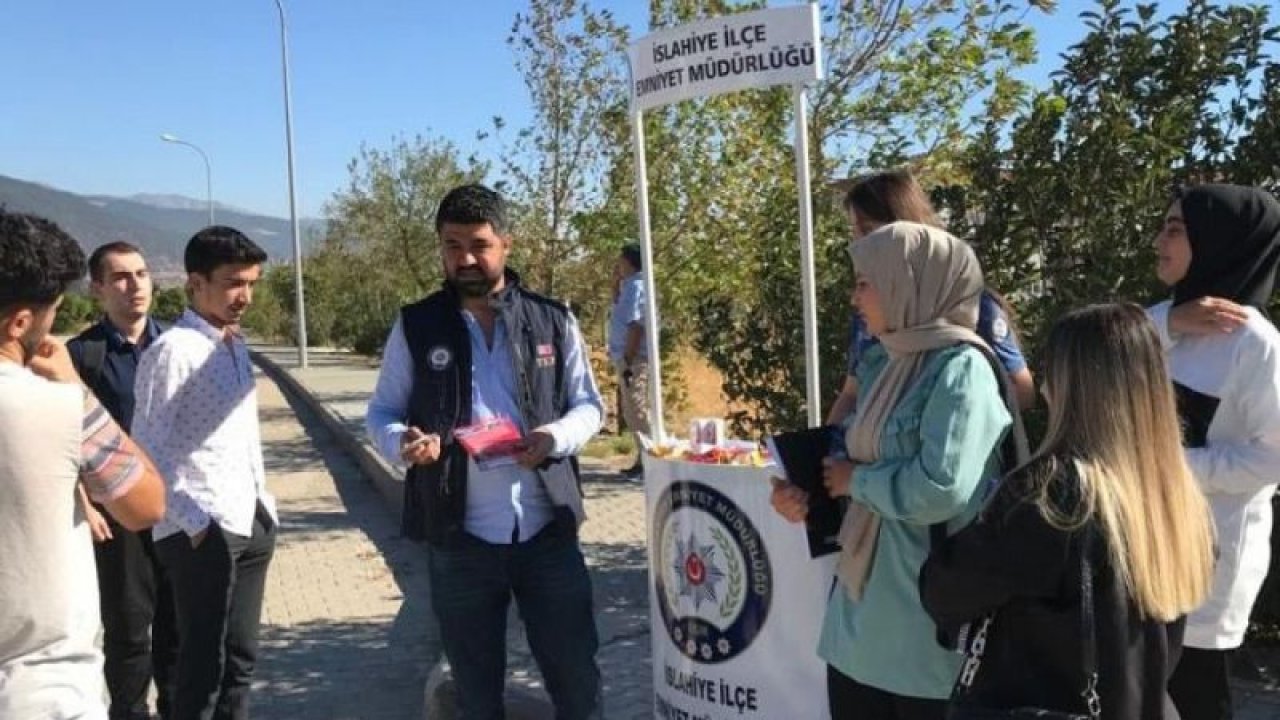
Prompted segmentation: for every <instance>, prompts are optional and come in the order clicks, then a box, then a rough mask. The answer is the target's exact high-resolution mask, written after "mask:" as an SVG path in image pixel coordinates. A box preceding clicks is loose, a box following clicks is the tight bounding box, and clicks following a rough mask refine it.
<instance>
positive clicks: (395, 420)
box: [365, 310, 604, 544]
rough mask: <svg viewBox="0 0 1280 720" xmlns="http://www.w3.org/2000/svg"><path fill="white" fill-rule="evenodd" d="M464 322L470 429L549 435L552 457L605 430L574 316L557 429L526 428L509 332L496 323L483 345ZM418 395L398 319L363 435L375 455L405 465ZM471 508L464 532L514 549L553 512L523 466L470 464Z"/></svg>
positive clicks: (565, 347)
mask: <svg viewBox="0 0 1280 720" xmlns="http://www.w3.org/2000/svg"><path fill="white" fill-rule="evenodd" d="M462 317H463V320H464V321H465V322H466V324H467V330H468V333H469V334H470V337H471V419H472V421H473V422H479V421H481V420H488V419H491V418H495V417H500V416H501V417H507V418H509V419H510V420H512V421H513V422H514V423H515V424H516V425H518V426H519V427H520V430H521V432H523V433H525V434H528V433H529V432H530V430H545V431H546V432H548V433H550V435H551V436H552V437H553V438H554V439H555V443H554V446H553V448H552V450H551V453H550V454H551V456H552V457H567V456H569V455H574V454H576V453H577V452H578V451H579V450H581V449H582V446H583V445H586V444H587V441H588V440H590V439H591V438H592V437H593V436H594V435H595V434H596V433H597V432H599V430H600V424H601V422H602V421H603V417H604V404H603V402H602V401H601V399H600V391H599V390H598V389H597V388H596V382H595V378H594V377H593V376H592V374H591V367H590V365H589V364H588V363H587V360H586V352H585V350H584V348H583V343H582V336H581V334H580V333H579V331H578V323H577V321H576V320H575V319H574V318H573V316H572V315H570V316H569V322H568V327H569V330H568V332H566V333H565V337H564V340H563V344H562V347H561V348H560V352H561V356H562V357H563V358H564V368H565V383H566V386H567V387H566V393H565V394H566V395H567V397H568V404H569V410H568V411H567V412H566V413H565V415H564V416H563V417H561V418H560V419H558V420H556V421H555V422H552V423H548V424H547V425H544V426H542V427H540V428H527V427H524V420H523V418H522V417H521V413H520V404H519V401H518V400H517V399H516V390H515V385H516V382H515V377H514V372H513V367H514V366H513V365H512V360H511V355H510V347H509V346H510V341H509V339H508V337H507V328H506V326H505V324H504V323H503V321H502V318H498V319H497V321H496V322H495V324H494V331H493V341H492V343H489V342H487V341H486V338H485V335H484V331H483V330H482V329H481V328H480V325H479V323H477V322H476V320H475V318H474V317H472V315H471V313H469V312H467V311H465V310H464V311H463V312H462ZM412 391H413V355H412V354H411V353H410V351H409V344H408V342H406V340H405V336H404V330H403V328H401V326H400V321H399V320H396V323H395V326H394V327H392V328H391V335H390V337H388V338H387V346H386V348H385V350H384V351H383V355H382V369H381V371H380V372H379V373H378V384H377V386H376V387H375V389H374V393H373V397H372V399H370V401H369V409H368V413H367V415H366V418H365V429H366V431H367V432H368V433H369V437H370V438H371V439H372V440H373V442H374V444H375V445H376V446H377V447H378V451H379V452H381V453H382V455H383V456H384V457H385V458H387V460H389V461H391V462H393V463H402V462H403V460H401V458H400V438H401V436H402V435H404V432H405V431H406V430H407V429H408V426H407V425H405V419H406V418H407V417H408V415H409V397H410V394H411V393H412ZM467 478H468V482H467V507H466V517H465V518H464V520H463V527H464V528H465V529H466V531H467V532H468V533H470V534H472V535H474V536H476V537H478V538H480V539H482V540H484V541H486V542H490V543H494V544H509V543H511V542H512V540H513V539H515V540H519V541H521V542H523V541H525V540H528V539H529V538H531V537H533V536H534V535H536V534H537V533H538V531H539V530H541V529H542V528H543V527H545V526H546V525H547V523H549V522H550V521H551V519H552V517H553V516H554V515H553V510H552V506H551V501H550V498H549V497H548V495H547V492H546V488H544V487H543V484H542V480H541V478H539V477H538V475H537V473H535V472H533V471H532V470H527V469H525V468H523V467H521V466H519V465H506V466H502V467H497V468H493V469H491V470H481V469H480V467H479V466H478V465H476V463H475V461H474V460H471V459H470V458H468V460H467Z"/></svg>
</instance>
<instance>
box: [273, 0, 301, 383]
mask: <svg viewBox="0 0 1280 720" xmlns="http://www.w3.org/2000/svg"><path fill="white" fill-rule="evenodd" d="M276 10H278V11H279V12H280V64H281V67H282V68H283V70H284V141H285V149H286V153H287V155H288V159H289V219H290V221H291V222H292V223H293V288H294V293H293V303H294V314H295V315H296V316H297V318H298V365H299V367H304V368H305V367H307V310H306V301H305V299H304V297H303V293H302V238H301V237H300V235H301V233H300V232H299V229H298V195H297V192H296V191H295V190H294V187H293V102H292V100H291V99H290V97H289V23H288V20H287V19H286V18H285V14H284V3H283V2H281V0H276Z"/></svg>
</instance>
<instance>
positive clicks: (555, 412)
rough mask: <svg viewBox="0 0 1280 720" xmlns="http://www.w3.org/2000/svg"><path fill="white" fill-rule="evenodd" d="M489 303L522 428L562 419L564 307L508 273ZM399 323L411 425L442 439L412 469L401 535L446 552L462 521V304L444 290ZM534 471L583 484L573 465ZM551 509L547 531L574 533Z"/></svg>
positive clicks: (558, 463) (563, 462) (465, 349)
mask: <svg viewBox="0 0 1280 720" xmlns="http://www.w3.org/2000/svg"><path fill="white" fill-rule="evenodd" d="M490 302H491V304H492V306H493V307H494V309H495V310H497V312H498V315H499V317H500V318H501V319H502V321H503V324H504V325H505V326H506V330H507V340H508V342H509V343H510V351H511V358H512V364H513V366H514V367H513V368H512V371H513V372H514V373H515V380H516V382H515V387H516V393H517V397H516V400H517V402H518V404H519V407H520V412H521V414H522V415H523V418H522V420H523V421H524V426H525V428H526V429H528V430H532V429H533V428H536V427H539V426H542V425H545V424H547V423H551V422H554V421H556V420H559V419H560V418H561V417H563V416H564V414H565V413H566V412H568V410H569V407H568V393H567V391H566V382H565V365H564V362H565V358H564V355H563V353H562V351H561V348H562V347H563V345H564V341H565V338H566V335H567V334H568V332H569V311H568V308H566V307H565V306H564V305H562V304H560V303H558V302H556V301H554V300H551V299H548V298H545V297H543V296H541V295H538V294H536V293H533V292H530V291H528V290H526V289H524V288H523V287H522V286H521V285H520V279H519V276H518V275H516V274H515V273H514V272H512V271H510V270H508V271H507V276H506V287H505V288H504V289H503V290H502V291H500V292H499V293H498V294H497V295H496V296H495V297H494V298H493V299H492V300H491V301H490ZM400 322H401V327H402V328H403V330H404V337H405V341H406V343H407V344H408V346H409V351H410V353H411V354H412V356H413V365H414V368H413V391H412V394H411V395H410V399H409V417H408V420H409V424H410V425H412V426H415V427H417V428H420V429H421V430H422V431H423V432H426V433H436V434H438V435H440V438H441V447H440V459H439V460H438V461H436V462H434V463H432V464H430V465H425V466H414V467H411V468H409V472H408V474H407V476H406V478H405V496H404V515H403V518H402V531H403V533H404V534H405V536H407V537H409V538H412V539H415V540H422V539H425V540H427V541H428V542H429V543H431V544H432V545H447V544H451V543H452V542H454V541H456V540H458V539H460V538H461V536H462V534H463V520H464V519H465V517H466V507H467V456H466V452H465V451H464V450H463V449H462V446H461V444H459V443H458V442H456V441H455V440H454V438H453V429H454V428H456V427H460V426H462V425H467V424H469V423H470V422H471V335H470V333H469V332H468V330H467V325H466V322H465V321H464V320H463V317H462V305H461V303H460V301H459V298H458V296H457V294H456V293H455V292H454V291H453V289H452V288H448V287H446V288H445V289H443V290H440V291H438V292H436V293H434V294H432V295H430V296H428V297H427V298H426V299H424V300H420V301H418V302H416V303H414V304H412V305H406V306H405V307H403V308H401V310H400ZM537 472H538V475H539V477H540V478H542V479H543V482H544V484H545V483H546V482H547V480H548V479H550V478H551V476H552V475H553V474H567V475H568V477H569V478H570V479H571V480H572V482H573V483H574V484H575V485H577V486H579V487H580V485H581V478H580V477H579V476H578V467H577V462H576V459H574V458H548V459H547V460H546V462H544V463H543V464H542V465H541V466H539V467H538V469H537ZM554 510H555V520H554V521H553V523H552V524H553V525H557V526H561V528H560V529H566V530H569V531H570V532H576V529H577V522H576V520H575V518H574V515H573V512H572V510H571V509H570V508H568V507H562V506H557V507H555V508H554Z"/></svg>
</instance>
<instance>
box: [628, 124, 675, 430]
mask: <svg viewBox="0 0 1280 720" xmlns="http://www.w3.org/2000/svg"><path fill="white" fill-rule="evenodd" d="M631 146H632V148H633V150H634V152H635V166H636V219H637V220H638V221H639V223H640V255H641V259H640V263H641V265H642V266H643V269H644V342H645V349H646V351H647V352H648V354H649V407H650V408H652V411H651V412H650V413H649V432H650V434H651V435H652V436H653V441H654V442H655V443H662V442H665V441H666V437H667V434H666V428H665V424H664V422H663V418H662V355H661V354H660V351H659V349H658V345H659V343H658V328H659V327H660V326H661V323H659V322H658V294H657V292H656V291H655V289H654V286H655V283H654V275H655V274H656V273H655V272H654V267H653V235H652V233H651V231H650V229H649V178H648V170H647V168H646V166H645V155H644V111H642V110H633V111H632V113H631Z"/></svg>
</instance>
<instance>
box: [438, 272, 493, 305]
mask: <svg viewBox="0 0 1280 720" xmlns="http://www.w3.org/2000/svg"><path fill="white" fill-rule="evenodd" d="M501 278H502V276H501V275H498V276H496V277H488V276H487V275H485V274H484V272H483V271H481V270H459V271H457V272H455V273H454V275H453V277H451V278H449V284H450V285H452V286H453V288H454V289H455V290H457V291H458V294H459V295H461V296H463V297H469V298H480V297H486V296H488V295H489V294H490V293H492V292H493V289H494V288H496V287H497V286H498V281H499V280H500V279H501Z"/></svg>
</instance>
